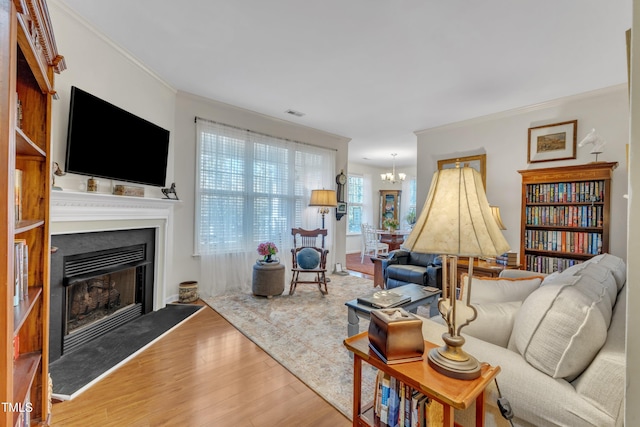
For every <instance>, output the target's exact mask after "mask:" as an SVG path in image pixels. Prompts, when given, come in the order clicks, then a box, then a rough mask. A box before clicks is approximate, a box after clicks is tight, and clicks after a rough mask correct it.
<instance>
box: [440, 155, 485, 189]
mask: <svg viewBox="0 0 640 427" xmlns="http://www.w3.org/2000/svg"><path fill="white" fill-rule="evenodd" d="M456 162H459V163H460V166H461V167H462V166H469V167H472V168H474V169H475V170H477V171H478V172H480V176H481V177H482V185H483V186H484V188H485V190H486V189H487V155H486V154H478V155H475V156H466V157H455V158H452V159H443V160H438V170H443V169H453V168H455V167H456Z"/></svg>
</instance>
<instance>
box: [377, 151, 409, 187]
mask: <svg viewBox="0 0 640 427" xmlns="http://www.w3.org/2000/svg"><path fill="white" fill-rule="evenodd" d="M397 155H398V154H397V153H393V154H391V156H392V157H393V169H391V172H387V173H381V174H380V178H381V179H382V180H383V181H390V182H391V183H392V184H395V183H396V182H398V181H404V180H405V178H406V177H407V174H406V173H399V174H398V175H397V176H398V179H396V156H397Z"/></svg>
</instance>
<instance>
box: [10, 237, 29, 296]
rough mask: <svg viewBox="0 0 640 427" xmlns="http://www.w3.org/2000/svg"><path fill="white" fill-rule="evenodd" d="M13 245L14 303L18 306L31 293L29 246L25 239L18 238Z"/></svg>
mask: <svg viewBox="0 0 640 427" xmlns="http://www.w3.org/2000/svg"><path fill="white" fill-rule="evenodd" d="M13 245H14V248H13V256H14V266H13V273H14V279H15V288H14V292H13V305H14V306H17V305H18V304H20V301H22V300H24V299H25V298H27V295H28V293H29V248H28V246H27V241H26V240H25V239H16V240H15V241H14V243H13Z"/></svg>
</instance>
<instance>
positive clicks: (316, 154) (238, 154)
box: [194, 118, 335, 295]
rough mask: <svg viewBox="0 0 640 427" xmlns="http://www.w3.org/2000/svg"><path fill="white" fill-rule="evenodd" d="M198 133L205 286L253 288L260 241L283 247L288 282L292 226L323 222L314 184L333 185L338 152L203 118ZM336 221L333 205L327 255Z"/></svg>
mask: <svg viewBox="0 0 640 427" xmlns="http://www.w3.org/2000/svg"><path fill="white" fill-rule="evenodd" d="M196 135H197V136H196V137H197V147H198V149H197V154H196V156H197V159H196V165H197V166H196V218H195V222H196V227H195V239H194V242H195V248H194V251H195V253H196V254H198V255H200V265H201V281H202V283H201V284H199V285H200V288H201V292H202V293H203V294H204V295H220V294H223V293H227V292H235V291H243V292H250V289H251V279H252V273H253V265H254V264H255V262H256V260H257V259H258V258H260V255H259V254H258V253H257V247H258V245H259V244H260V243H262V242H273V243H275V244H276V246H277V247H278V254H277V255H276V257H278V258H279V259H280V262H281V263H283V264H285V271H286V272H287V277H286V279H285V280H286V282H287V283H288V281H289V280H290V279H289V278H290V267H291V252H290V249H291V246H292V244H293V238H292V236H291V228H293V227H303V228H316V227H317V228H320V227H321V218H320V215H319V214H318V213H317V210H316V208H309V207H308V206H307V205H308V204H309V197H310V195H311V190H314V189H321V188H327V189H329V188H333V187H334V175H335V151H334V150H331V149H326V148H321V147H316V146H312V145H309V144H304V143H300V142H295V141H290V140H285V139H281V138H276V137H272V136H268V135H263V134H260V133H256V132H252V131H249V130H245V129H239V128H236V127H233V126H228V125H224V124H220V123H216V122H213V121H210V120H205V119H199V118H198V119H196ZM334 219H335V216H334V215H333V211H332V212H331V213H330V214H328V215H327V217H326V219H325V228H327V229H328V230H329V238H328V240H327V244H326V245H327V247H328V248H329V249H330V255H331V253H332V252H333V251H332V250H331V245H332V242H333V241H334V239H333V238H332V237H333V230H334V229H335V227H334V222H335V221H334ZM332 259H333V258H332ZM327 265H333V262H331V264H330V263H329V262H328V263H327Z"/></svg>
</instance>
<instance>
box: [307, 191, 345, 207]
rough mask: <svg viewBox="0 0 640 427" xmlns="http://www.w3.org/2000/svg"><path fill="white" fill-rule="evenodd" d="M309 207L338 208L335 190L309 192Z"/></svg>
mask: <svg viewBox="0 0 640 427" xmlns="http://www.w3.org/2000/svg"><path fill="white" fill-rule="evenodd" d="M309 206H319V207H328V208H335V207H337V206H338V198H337V197H336V192H335V190H311V200H309Z"/></svg>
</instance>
